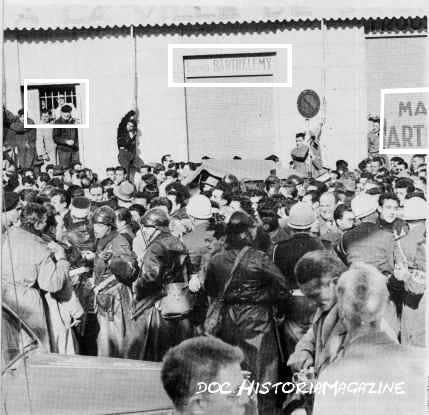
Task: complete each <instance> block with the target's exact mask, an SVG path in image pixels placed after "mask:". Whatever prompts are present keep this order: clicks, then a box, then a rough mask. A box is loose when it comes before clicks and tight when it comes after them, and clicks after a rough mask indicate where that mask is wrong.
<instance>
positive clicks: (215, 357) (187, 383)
mask: <svg viewBox="0 0 429 415" xmlns="http://www.w3.org/2000/svg"><path fill="white" fill-rule="evenodd" d="M242 360H243V353H242V352H241V350H240V349H239V348H238V347H234V346H231V345H229V344H227V343H224V342H223V341H221V340H219V339H217V338H214V337H194V338H192V339H188V340H185V341H183V342H182V343H180V344H179V345H178V346H175V347H173V348H172V349H170V350H169V351H168V352H167V354H166V355H165V356H164V359H163V366H162V370H161V379H162V384H163V386H164V389H165V391H166V392H167V394H168V396H169V397H170V399H171V400H172V401H173V404H174V406H175V408H176V409H177V410H179V411H182V410H183V409H184V407H186V405H187V404H188V402H189V399H190V398H191V397H192V396H193V395H195V394H196V393H197V392H198V384H199V383H200V384H201V383H204V384H209V383H211V382H214V381H216V379H217V377H218V375H219V371H220V370H221V369H222V368H224V367H227V366H229V365H234V364H240V363H241V361H242ZM225 415H226V414H225Z"/></svg>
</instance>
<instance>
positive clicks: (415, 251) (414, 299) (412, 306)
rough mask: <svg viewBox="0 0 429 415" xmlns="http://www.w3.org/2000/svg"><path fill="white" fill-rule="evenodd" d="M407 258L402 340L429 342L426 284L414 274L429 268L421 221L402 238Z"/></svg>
mask: <svg viewBox="0 0 429 415" xmlns="http://www.w3.org/2000/svg"><path fill="white" fill-rule="evenodd" d="M399 243H400V245H401V247H402V250H403V253H404V254H405V257H406V259H407V263H408V269H409V271H410V278H409V279H408V280H407V281H405V282H404V289H405V291H406V292H405V294H406V295H405V296H404V306H403V309H402V316H401V343H402V344H410V345H413V346H421V347H423V346H425V345H426V339H425V335H426V327H427V324H426V316H425V314H426V301H425V300H426V293H425V288H426V287H425V285H426V284H425V283H424V282H416V281H415V278H414V275H415V274H416V273H418V272H420V273H425V271H426V249H425V248H426V246H425V245H426V224H425V221H421V222H420V223H419V224H418V225H416V226H415V227H412V228H411V229H410V231H409V232H408V234H407V235H406V236H405V237H404V238H402V239H401V240H400V241H399ZM422 276H423V275H422Z"/></svg>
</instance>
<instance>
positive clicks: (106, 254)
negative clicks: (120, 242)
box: [98, 251, 113, 262]
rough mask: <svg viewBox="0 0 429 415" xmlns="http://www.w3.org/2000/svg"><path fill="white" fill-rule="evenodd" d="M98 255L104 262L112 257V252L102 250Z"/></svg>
mask: <svg viewBox="0 0 429 415" xmlns="http://www.w3.org/2000/svg"><path fill="white" fill-rule="evenodd" d="M98 255H99V257H100V258H101V259H102V260H103V261H104V262H107V261H108V260H109V259H110V258H112V255H113V252H112V251H103V252H101V253H100V254H98Z"/></svg>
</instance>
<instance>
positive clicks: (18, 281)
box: [2, 227, 70, 351]
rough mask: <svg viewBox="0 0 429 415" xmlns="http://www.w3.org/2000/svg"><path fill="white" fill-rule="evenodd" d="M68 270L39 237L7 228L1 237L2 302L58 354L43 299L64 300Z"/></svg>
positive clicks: (46, 345)
mask: <svg viewBox="0 0 429 415" xmlns="http://www.w3.org/2000/svg"><path fill="white" fill-rule="evenodd" d="M23 252H25V255H23ZM69 269H70V264H69V263H68V262H67V261H65V260H60V261H55V260H54V258H53V257H52V255H51V251H50V249H49V248H48V246H47V243H46V242H44V241H43V240H42V239H41V238H40V237H39V236H37V235H35V234H33V233H31V232H28V231H26V230H24V229H22V228H19V227H12V228H9V230H8V232H7V233H3V235H2V299H3V301H4V302H5V303H6V304H8V305H9V306H10V307H11V308H12V309H13V310H14V311H15V312H16V313H17V314H18V315H19V316H20V317H21V318H22V319H23V320H24V321H25V322H26V323H27V324H28V325H29V326H30V327H31V328H32V329H33V330H34V332H35V333H36V334H37V335H38V337H39V338H40V340H41V341H42V344H43V345H44V346H45V347H46V348H47V349H48V350H51V351H58V350H56V349H55V347H54V345H53V338H54V333H56V332H58V327H55V326H53V324H52V319H49V318H48V315H47V306H46V300H45V298H44V296H45V294H46V295H47V296H54V297H55V296H58V297H59V298H64V294H66V297H67V296H68V295H69V293H67V290H68V289H69V285H68V284H67V280H68V273H69ZM15 289H16V291H17V293H16V294H15ZM54 297H53V298H54ZM17 299H18V302H19V303H18V304H17V303H16V300H17ZM65 299H68V298H65ZM54 300H55V298H54Z"/></svg>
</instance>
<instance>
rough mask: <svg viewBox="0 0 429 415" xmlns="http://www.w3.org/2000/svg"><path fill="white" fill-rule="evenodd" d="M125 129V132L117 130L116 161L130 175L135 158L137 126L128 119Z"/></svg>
mask: <svg viewBox="0 0 429 415" xmlns="http://www.w3.org/2000/svg"><path fill="white" fill-rule="evenodd" d="M125 127H126V128H125V130H121V131H119V130H118V138H117V142H118V150H119V154H118V161H119V164H120V165H121V167H123V168H125V170H126V171H127V173H128V174H130V167H131V166H132V165H133V163H134V159H135V157H136V145H137V141H136V140H137V124H136V122H135V121H134V119H130V120H128V121H127V123H126V126H125Z"/></svg>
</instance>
